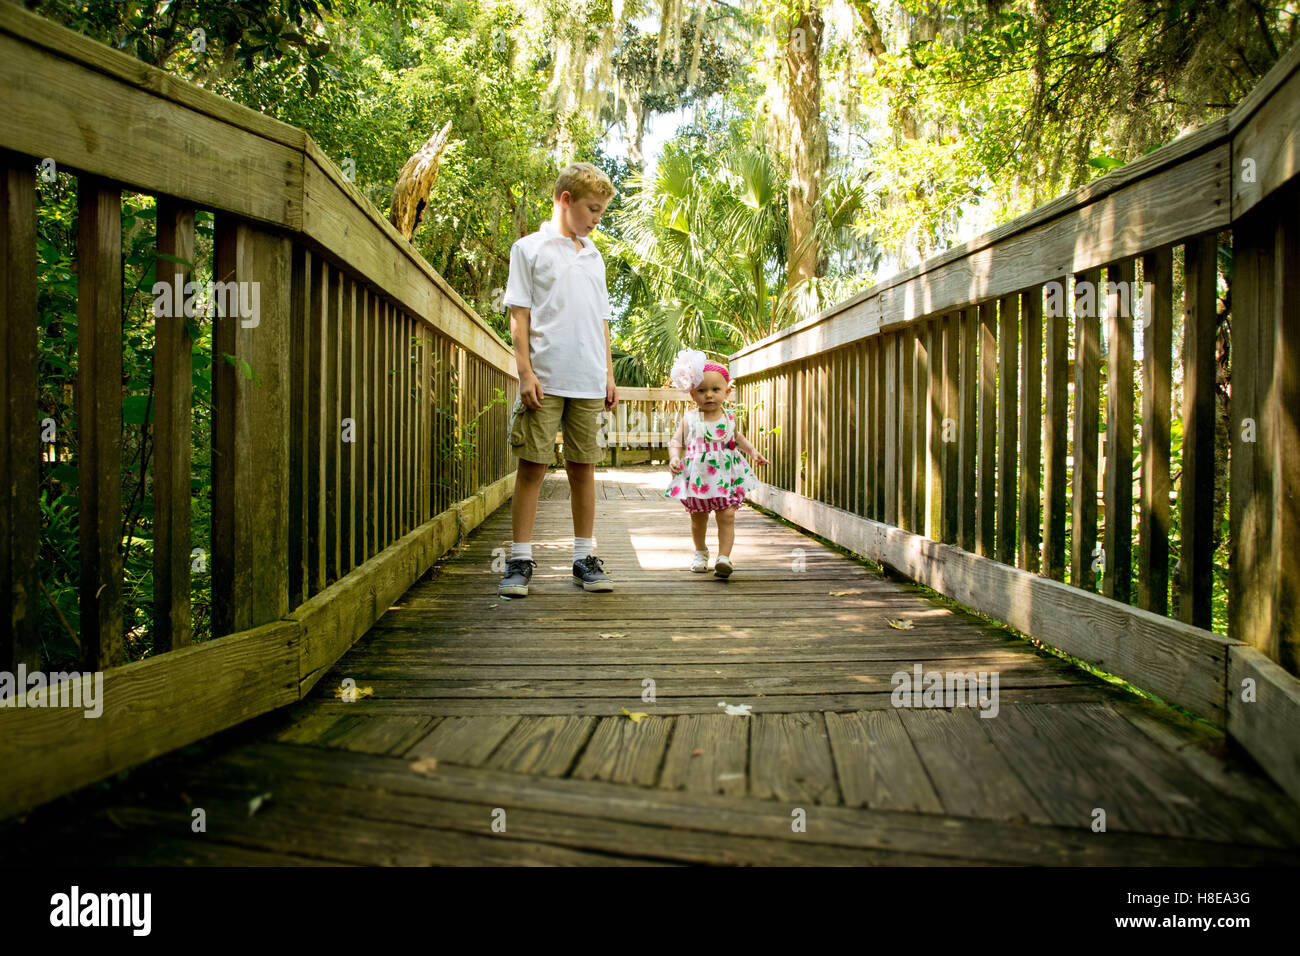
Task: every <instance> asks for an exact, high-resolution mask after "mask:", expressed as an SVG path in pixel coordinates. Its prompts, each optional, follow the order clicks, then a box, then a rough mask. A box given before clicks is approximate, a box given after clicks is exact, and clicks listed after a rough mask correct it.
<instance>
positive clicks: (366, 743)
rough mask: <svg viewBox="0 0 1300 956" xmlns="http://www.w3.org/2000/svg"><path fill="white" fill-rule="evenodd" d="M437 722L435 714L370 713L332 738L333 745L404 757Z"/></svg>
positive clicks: (368, 752)
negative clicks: (433, 715)
mask: <svg viewBox="0 0 1300 956" xmlns="http://www.w3.org/2000/svg"><path fill="white" fill-rule="evenodd" d="M436 722H437V718H434V717H403V716H401V715H395V716H383V717H366V718H364V719H362V720H361V721H359V722H358V723H357V725H356V726H354V727H351V728H349V729H348V731H347V732H346V733H343V734H340V735H339V736H337V737H335V738H334V739H332V740H331V741H330V743H329V746H331V747H337V748H339V749H341V750H352V751H356V752H357V753H367V754H392V755H393V756H395V757H400V756H402V755H403V754H405V753H406V752H407V751H408V750H409V749H410V748H411V746H412V745H413V744H414V743H416V742H417V741H419V740H420V739H421V738H422V737H425V736H427V735H428V733H429V731H430V729H431V728H432V727H433V725H434V724H435V723H436Z"/></svg>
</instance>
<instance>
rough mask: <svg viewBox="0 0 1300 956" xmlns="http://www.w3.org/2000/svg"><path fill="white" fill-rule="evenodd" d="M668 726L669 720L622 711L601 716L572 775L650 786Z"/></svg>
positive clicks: (668, 730) (661, 756)
mask: <svg viewBox="0 0 1300 956" xmlns="http://www.w3.org/2000/svg"><path fill="white" fill-rule="evenodd" d="M671 726H672V720H671V719H663V718H656V717H654V716H651V717H643V718H641V720H639V721H633V720H631V719H629V718H628V717H626V716H624V715H622V714H620V715H619V716H618V717H606V718H604V719H603V720H601V721H600V722H599V723H597V724H596V730H595V732H594V733H593V734H592V735H591V739H590V740H589V741H588V742H587V746H586V747H585V748H584V749H583V752H582V756H581V757H579V758H578V763H577V765H576V766H575V767H574V768H573V773H572V776H574V777H576V778H577V779H579V780H608V781H609V782H610V783H629V784H635V785H637V786H642V787H652V786H654V784H655V781H656V780H657V778H658V776H659V764H660V763H661V762H662V760H663V755H664V750H665V749H666V748H667V746H668V734H669V732H670V728H671Z"/></svg>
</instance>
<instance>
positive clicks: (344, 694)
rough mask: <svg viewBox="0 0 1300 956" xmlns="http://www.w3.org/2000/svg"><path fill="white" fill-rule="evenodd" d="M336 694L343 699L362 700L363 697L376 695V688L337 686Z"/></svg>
mask: <svg viewBox="0 0 1300 956" xmlns="http://www.w3.org/2000/svg"><path fill="white" fill-rule="evenodd" d="M334 696H335V697H338V698H340V699H342V700H348V699H351V700H360V699H361V698H362V697H374V696H375V689H374V688H373V687H343V686H339V687H335V688H334Z"/></svg>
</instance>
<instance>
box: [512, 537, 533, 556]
mask: <svg viewBox="0 0 1300 956" xmlns="http://www.w3.org/2000/svg"><path fill="white" fill-rule="evenodd" d="M517 558H522V559H524V560H525V561H531V560H533V543H532V542H531V541H525V542H524V543H523V544H520V543H519V542H518V541H511V542H510V560H511V561H514V560H515V559H517Z"/></svg>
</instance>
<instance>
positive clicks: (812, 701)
mask: <svg viewBox="0 0 1300 956" xmlns="http://www.w3.org/2000/svg"><path fill="white" fill-rule="evenodd" d="M1114 693H1115V692H1112V691H1108V690H1107V689H1106V688H1105V687H1104V686H1098V685H1081V684H1063V685H1061V686H1056V687H1017V688H1009V689H1007V690H1002V691H999V694H1000V705H1001V707H1002V708H1004V709H1005V708H1007V707H1014V706H1021V705H1026V704H1041V703H1072V702H1076V701H1081V700H1086V701H1097V700H1103V699H1106V698H1108V697H1111V696H1113V695H1114ZM889 696H890V695H889V694H888V693H887V692H885V693H873V694H790V695H785V694H765V695H764V696H763V697H752V698H743V697H738V698H737V699H735V700H729V701H727V703H729V704H745V703H748V704H750V705H752V706H753V707H754V711H753V713H754V714H767V715H772V714H802V713H814V712H825V711H829V710H834V711H850V710H884V709H886V708H890V707H893V704H891V703H890V699H889ZM319 706H320V707H321V708H322V709H324V710H325V711H326V712H327V713H341V712H342V710H341V708H344V707H346V708H349V709H350V710H353V711H355V712H358V713H362V714H414V715H421V716H431V717H432V716H445V717H451V716H475V715H480V714H520V715H526V716H528V717H530V718H537V719H540V718H541V716H550V717H577V716H586V717H593V718H594V717H614V716H620V715H622V713H623V708H624V707H625V706H627V697H626V696H620V697H618V698H616V699H610V698H604V697H533V698H521V699H514V698H504V697H502V698H474V697H461V698H454V699H453V698H449V699H446V700H437V699H429V698H416V699H409V700H382V699H381V700H373V699H369V698H367V699H365V700H362V701H358V702H357V703H355V704H344V703H339V702H334V701H329V702H325V701H322V702H320V704H319ZM716 713H718V697H717V695H715V694H710V695H709V696H707V697H672V698H668V697H665V698H661V699H660V700H659V702H658V703H657V704H656V705H655V714H656V716H670V715H681V714H716ZM736 719H737V720H740V719H743V718H739V717H738V718H736ZM504 746H505V745H503V749H504ZM500 752H501V751H498V754H500ZM498 754H494V755H493V760H495V759H497V755H498ZM520 772H530V771H520Z"/></svg>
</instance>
